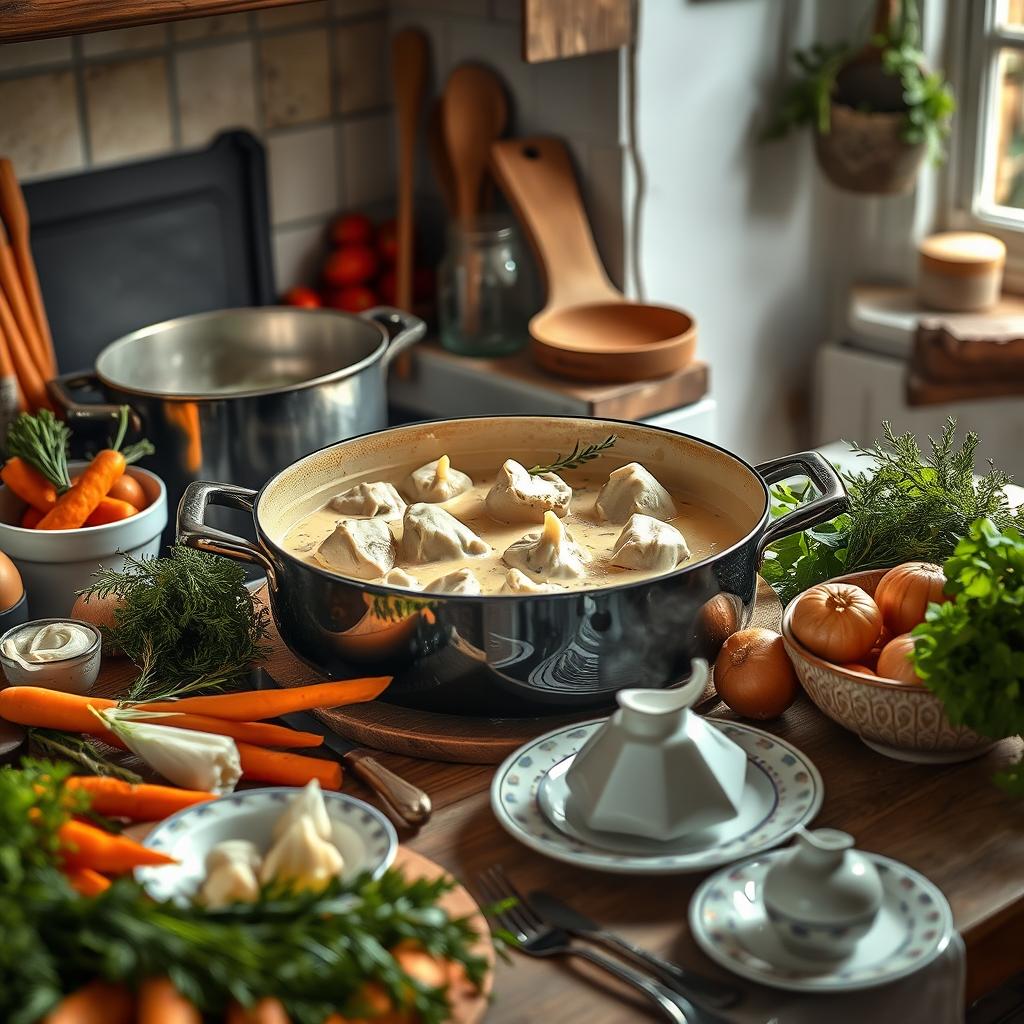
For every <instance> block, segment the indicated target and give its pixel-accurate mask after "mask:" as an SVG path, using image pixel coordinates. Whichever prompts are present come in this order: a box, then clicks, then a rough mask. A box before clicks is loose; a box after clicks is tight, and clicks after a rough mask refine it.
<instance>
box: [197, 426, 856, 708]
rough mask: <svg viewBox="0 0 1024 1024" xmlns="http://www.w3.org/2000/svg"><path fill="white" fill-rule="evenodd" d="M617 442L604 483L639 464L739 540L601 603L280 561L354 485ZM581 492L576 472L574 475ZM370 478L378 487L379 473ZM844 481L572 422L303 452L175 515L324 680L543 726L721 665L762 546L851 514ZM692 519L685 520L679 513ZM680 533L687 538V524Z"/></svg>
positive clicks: (380, 439)
mask: <svg viewBox="0 0 1024 1024" xmlns="http://www.w3.org/2000/svg"><path fill="white" fill-rule="evenodd" d="M613 433H614V434H616V435H617V436H618V441H617V443H616V444H615V446H614V448H612V449H611V450H610V451H609V452H608V453H606V454H604V455H602V456H601V457H600V461H599V462H595V463H592V464H591V468H592V469H593V472H595V473H598V472H599V473H601V474H604V473H607V472H610V471H611V470H612V469H615V468H616V467H618V466H621V465H624V464H625V463H627V462H634V461H635V462H640V463H642V464H643V465H644V466H646V467H647V468H648V469H649V470H650V471H651V472H652V473H653V474H654V475H655V476H656V477H658V479H660V480H661V481H662V483H664V484H665V485H666V486H667V487H668V488H669V489H670V490H672V491H673V492H675V493H681V494H683V495H684V496H685V497H687V498H688V499H689V500H690V501H691V502H693V503H708V504H710V505H711V506H712V507H714V508H716V509H719V510H724V511H725V512H726V513H727V514H728V516H729V517H730V518H731V519H732V520H734V521H735V522H736V524H737V527H736V538H735V542H734V543H732V544H731V545H729V546H728V547H726V548H724V550H722V551H721V552H719V553H718V554H716V555H715V556H713V557H711V558H709V559H707V560H705V561H703V562H699V563H697V564H695V565H692V566H684V567H682V568H679V569H677V570H675V571H674V572H670V573H666V574H665V575H664V576H659V577H656V578H653V579H650V578H646V579H642V580H634V581H632V582H623V583H622V584H619V585H616V586H604V587H601V588H600V589H594V590H591V591H585V590H584V591H568V592H566V593H564V594H530V595H517V596H505V595H501V596H450V595H429V594H428V595H424V594H420V593H416V592H413V591H404V590H401V589H399V588H397V587H388V586H383V585H380V584H375V583H366V582H362V581H357V580H350V579H343V578H341V577H338V576H335V575H332V574H331V573H329V572H326V571H325V570H323V569H321V568H318V567H316V566H313V565H310V564H308V563H306V562H302V561H299V560H298V559H297V558H295V557H294V556H293V555H290V554H288V553H287V552H286V551H285V550H284V549H283V548H282V547H281V544H280V541H281V538H282V537H283V535H284V534H285V532H286V530H287V529H288V528H289V527H290V526H291V525H292V524H293V523H295V522H296V521H297V520H298V519H299V518H301V517H302V516H303V515H305V514H306V513H307V512H309V511H312V510H313V508H314V507H316V505H317V504H319V502H321V501H322V500H323V497H322V496H321V497H320V498H317V499H313V498H311V497H310V495H311V494H313V493H315V492H317V491H319V490H321V489H322V488H324V487H325V486H327V485H329V484H331V483H333V482H337V483H338V484H339V486H338V487H337V490H341V489H342V486H341V485H342V483H343V482H344V481H346V480H348V479H350V478H352V477H355V476H361V477H363V478H364V479H366V477H365V475H364V474H366V473H369V472H373V473H374V474H376V473H377V472H379V473H380V474H381V475H382V476H385V478H387V479H392V480H393V479H395V478H396V474H397V473H398V472H399V471H400V470H405V471H408V469H410V468H413V467H416V466H419V465H422V464H424V463H426V462H429V461H431V460H432V459H436V458H437V457H438V456H439V455H442V454H445V453H447V454H448V455H450V456H451V457H452V462H453V464H454V465H456V466H458V465H460V461H461V462H464V463H466V464H468V465H489V466H493V467H494V468H495V469H497V467H499V466H500V465H501V464H502V462H503V461H504V460H505V459H507V458H514V459H517V460H518V461H520V462H522V463H523V464H524V465H527V466H529V465H533V464H536V463H544V462H548V461H550V460H551V459H552V458H553V457H554V454H555V453H556V452H559V451H561V452H565V451H569V450H571V449H572V447H573V445H575V444H576V442H577V440H580V441H582V442H583V443H584V444H588V443H593V442H596V441H600V440H602V439H603V438H605V437H607V436H608V435H609V434H613ZM792 476H806V477H808V478H809V479H810V480H811V481H812V482H813V484H814V486H815V488H816V489H817V491H818V492H819V497H818V498H817V499H816V500H815V501H813V502H811V503H810V504H808V505H805V506H803V507H802V508H800V509H798V510H797V511H795V512H792V513H790V514H788V515H786V516H784V517H781V518H777V519H771V517H770V516H769V500H768V486H767V485H768V484H770V483H773V482H775V481H778V480H782V479H785V478H787V477H792ZM568 477H569V480H570V481H571V479H572V477H571V473H570V474H568ZM371 478H372V477H371ZM209 505H224V506H228V507H231V508H236V509H240V510H242V511H245V512H248V513H250V514H251V515H252V516H253V518H254V520H255V524H256V535H257V537H258V543H257V544H251V543H249V542H248V541H245V540H242V539H241V538H239V537H235V536H232V535H230V534H227V533H224V532H222V531H220V530H216V529H213V528H212V527H209V526H207V525H206V521H205V520H206V517H207V509H208V506H209ZM845 507H846V495H845V492H844V490H843V485H842V482H841V481H840V479H839V477H838V475H837V474H836V472H835V470H834V469H833V468H832V467H831V466H830V465H829V464H828V462H827V461H826V460H825V459H824V458H822V457H821V456H820V455H818V454H817V453H815V452H803V453H801V454H798V455H791V456H788V457H786V458H781V459H775V460H773V461H772V462H768V463H765V464H763V465H761V466H758V467H756V468H754V467H751V466H749V465H747V463H745V462H743V461H742V460H741V459H739V458H737V457H736V456H735V455H732V454H730V453H729V452H727V451H725V450H723V449H721V448H718V447H716V446H715V445H712V444H708V443H707V442H706V441H700V440H698V439H697V438H694V437H689V436H687V435H685V434H678V433H675V432H674V431H671V430H664V429H661V428H658V427H649V426H645V425H643V424H638V423H624V422H619V421H616V420H599V419H588V418H582V417H568V416H493V417H472V418H467V419H457V420H442V421H436V422H433V423H425V424H412V425H409V426H401V427H394V428H391V429H389V430H381V431H377V432H375V433H371V434H365V435H363V436H362V437H356V438H351V439H350V440H347V441H341V442H339V443H338V444H334V445H331V446H329V447H327V448H323V449H321V450H320V451H317V452H314V453H313V454H312V455H307V456H306V457H305V458H303V459H300V460H299V461H298V462H295V463H293V464H292V465H291V466H289V467H288V468H287V469H284V470H282V471H281V472H280V473H278V474H277V475H276V476H274V477H273V478H272V479H271V480H270V481H269V482H268V483H266V484H265V485H264V487H263V488H262V490H260V491H259V492H258V493H257V492H256V491H253V490H248V489H246V488H242V487H237V486H233V485H230V484H216V483H204V482H196V483H193V484H191V485H190V486H189V488H188V490H187V491H186V493H185V496H184V498H183V499H182V502H181V507H180V508H179V511H178V536H179V540H180V542H181V543H184V544H188V545H189V546H191V547H195V548H199V549H200V550H203V551H211V552H215V553H217V554H220V555H225V556H227V557H228V558H235V559H238V560H240V561H244V562H250V563H254V564H256V565H258V566H261V567H262V568H263V569H264V570H265V571H266V573H267V578H268V582H269V588H270V596H271V601H272V606H273V612H274V617H275V619H276V621H277V625H278V628H279V629H280V632H281V636H282V638H283V639H284V640H285V642H286V643H287V644H288V646H289V647H291V649H292V650H293V651H295V653H296V654H298V655H299V656H300V657H302V658H304V659H305V660H306V661H307V662H309V663H310V664H311V665H313V666H314V667H315V668H317V669H319V670H321V671H322V672H325V673H327V674H328V675H330V676H334V677H341V678H344V677H346V676H354V675H360V674H362V675H368V674H372V675H385V674H388V675H394V681H393V682H392V684H391V686H390V687H389V688H388V690H387V692H386V694H385V698H384V699H386V700H389V701H393V702H395V703H400V704H406V705H410V706H416V707H423V708H429V709H432V710H437V711H446V712H449V713H456V714H466V715H488V716H491V715H536V714H544V713H553V712H558V711H564V710H566V709H568V708H585V707H591V706H600V705H603V704H607V703H608V702H609V698H610V697H611V695H612V694H613V693H614V692H615V691H616V690H619V689H621V688H622V687H626V686H650V687H660V686H668V685H671V684H672V683H675V682H677V681H678V680H679V679H680V677H682V676H684V675H685V674H686V673H687V672H688V670H689V664H690V659H691V658H695V657H702V658H707V659H708V660H709V661H710V660H713V659H714V657H715V655H716V654H717V653H718V650H719V648H720V647H721V645H722V643H723V641H724V640H725V638H726V637H727V636H729V634H731V633H732V632H734V631H735V630H737V629H741V628H742V627H743V626H744V625H746V623H747V622H748V621H749V619H750V615H751V611H752V609H753V603H754V595H755V590H756V586H757V575H756V574H757V569H758V566H759V564H760V561H761V556H762V552H763V551H764V548H765V545H767V544H769V543H770V542H772V541H776V540H778V539H779V538H780V537H784V536H786V535H787V534H791V533H794V532H795V531H797V530H802V529H805V528H806V527H808V526H813V525H815V524H816V523H821V522H824V521H825V520H828V519H831V518H833V517H834V516H836V515H838V514H839V513H840V512H842V511H843V510H844V509H845ZM684 514H685V513H684ZM683 529H684V532H685V526H684V527H683Z"/></svg>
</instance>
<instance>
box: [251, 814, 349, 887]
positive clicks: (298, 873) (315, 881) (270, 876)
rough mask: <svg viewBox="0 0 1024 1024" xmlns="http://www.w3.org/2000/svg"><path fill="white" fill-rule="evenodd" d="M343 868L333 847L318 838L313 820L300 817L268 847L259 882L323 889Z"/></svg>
mask: <svg viewBox="0 0 1024 1024" xmlns="http://www.w3.org/2000/svg"><path fill="white" fill-rule="evenodd" d="M343 867H344V862H343V860H342V857H341V854H340V853H339V852H338V850H337V848H336V847H335V846H333V845H332V844H331V843H329V842H327V841H326V840H324V839H321V838H320V836H319V835H318V833H317V830H316V825H315V824H314V822H313V819H312V818H311V817H310V816H309V815H303V816H302V817H300V818H296V819H295V820H294V821H293V822H292V823H291V824H290V825H289V826H288V828H287V830H286V831H285V832H284V833H283V835H282V836H281V838H280V839H278V840H277V842H276V843H275V844H274V845H273V846H272V847H271V849H270V852H269V853H268V854H267V856H266V858H265V859H264V861H263V867H262V869H261V870H260V881H261V882H263V883H264V884H266V883H268V882H289V883H291V884H292V885H293V886H294V887H295V888H297V889H314V890H315V889H323V888H324V887H325V886H327V885H328V883H329V882H330V881H331V879H332V878H335V877H337V876H338V875H340V874H341V871H342V868H343Z"/></svg>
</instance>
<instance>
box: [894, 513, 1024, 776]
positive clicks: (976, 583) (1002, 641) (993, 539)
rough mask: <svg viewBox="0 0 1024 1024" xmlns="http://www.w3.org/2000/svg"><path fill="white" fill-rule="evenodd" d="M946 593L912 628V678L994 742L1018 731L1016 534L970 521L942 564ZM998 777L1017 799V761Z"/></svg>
mask: <svg viewBox="0 0 1024 1024" xmlns="http://www.w3.org/2000/svg"><path fill="white" fill-rule="evenodd" d="M944 569H945V573H946V593H948V594H951V595H953V600H952V601H948V602H945V603H943V604H932V605H930V606H929V608H928V613H927V615H926V617H925V621H924V622H923V623H922V624H921V625H920V626H918V627H917V628H916V629H915V630H914V632H913V636H914V653H913V660H914V665H915V667H916V668H917V672H918V675H920V676H921V678H922V679H923V680H924V683H925V686H927V687H928V689H930V690H931V691H932V692H933V693H934V694H935V695H936V696H937V697H939V699H940V700H941V701H942V703H943V706H944V707H945V710H946V715H947V716H948V717H949V720H950V722H952V723H953V724H954V725H966V726H968V727H969V728H971V729H974V730H975V731H976V732H980V733H981V734H982V735H983V736H991V737H992V738H993V739H999V738H1001V737H1003V736H1014V735H1017V734H1018V733H1022V732H1024V536H1022V535H1021V532H1020V530H1018V529H1017V528H1016V527H1012V526H1011V527H1008V528H1007V529H1005V530H1000V529H998V528H997V527H996V525H995V524H994V523H992V522H991V521H990V520H988V519H979V520H978V521H977V522H975V523H972V524H971V526H970V529H969V530H968V531H967V536H965V537H964V538H962V539H961V540H960V542H959V543H958V544H957V546H956V549H955V551H954V552H953V556H952V557H951V558H950V559H949V560H948V561H947V562H946V564H945V566H944ZM1001 781H1002V782H1003V783H1004V784H1006V785H1007V786H1008V787H1009V788H1011V789H1013V790H1014V792H1017V793H1019V794H1020V795H1022V796H1024V769H1022V767H1021V766H1020V765H1018V766H1017V767H1016V768H1015V769H1014V770H1013V771H1012V772H1010V773H1008V775H1006V776H1004V777H1002V778H1001Z"/></svg>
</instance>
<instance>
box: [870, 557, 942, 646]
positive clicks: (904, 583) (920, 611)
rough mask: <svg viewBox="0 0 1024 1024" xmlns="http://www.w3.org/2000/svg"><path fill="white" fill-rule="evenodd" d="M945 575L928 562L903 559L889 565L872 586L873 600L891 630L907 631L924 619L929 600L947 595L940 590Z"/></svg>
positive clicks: (939, 567)
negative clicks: (892, 565)
mask: <svg viewBox="0 0 1024 1024" xmlns="http://www.w3.org/2000/svg"><path fill="white" fill-rule="evenodd" d="M945 585H946V575H945V573H943V571H942V566H940V565H934V564H933V563H931V562H905V563H904V564H903V565H897V566H896V568H895V569H890V570H889V571H888V572H887V573H886V574H885V575H884V576H883V577H882V578H881V580H880V581H879V583H878V586H877V587H876V588H875V604H877V605H878V608H879V610H880V611H881V613H882V619H883V620H884V622H885V624H886V626H888V627H889V629H890V630H892V632H893V633H894V634H897V633H909V632H910V631H911V630H912V629H913V628H914V627H915V626H918V625H920V624H921V623H922V622H924V613H925V612H926V611H927V610H928V605H929V604H930V603H931V602H933V601H934V602H936V603H938V604H941V603H942V602H943V601H948V600H949V598H948V597H947V596H946V595H945V594H944V593H943V589H942V588H943V587H945Z"/></svg>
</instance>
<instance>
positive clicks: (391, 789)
mask: <svg viewBox="0 0 1024 1024" xmlns="http://www.w3.org/2000/svg"><path fill="white" fill-rule="evenodd" d="M345 763H346V764H348V765H349V766H350V767H351V769H352V771H353V773H354V774H355V775H357V776H358V777H359V778H360V779H362V781H363V782H365V783H366V785H368V786H369V787H370V789H372V790H373V791H374V792H375V793H376V794H377V795H378V796H379V797H380V798H381V800H383V801H384V802H385V803H386V804H387V805H388V806H389V807H390V808H391V810H392V811H394V812H395V813H396V814H397V815H398V816H399V817H400V818H401V819H402V820H403V821H405V822H406V823H407V824H409V825H412V826H416V827H418V826H420V825H422V824H424V823H425V822H426V821H427V820H428V819H429V817H430V813H431V810H432V808H431V805H430V797H429V796H427V794H426V793H424V792H423V790H422V789H420V788H419V786H414V785H413V784H412V783H411V782H408V781H406V780H405V779H403V778H402V777H401V776H400V775H396V774H395V773H394V772H393V771H391V769H390V768H385V767H384V765H382V764H381V763H380V761H378V760H377V759H376V758H375V757H374V756H373V755H372V754H369V753H367V752H366V751H365V750H351V751H349V752H348V753H347V754H346V755H345Z"/></svg>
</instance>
